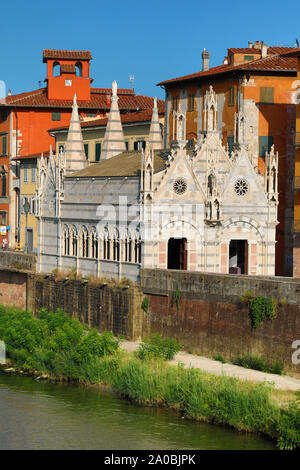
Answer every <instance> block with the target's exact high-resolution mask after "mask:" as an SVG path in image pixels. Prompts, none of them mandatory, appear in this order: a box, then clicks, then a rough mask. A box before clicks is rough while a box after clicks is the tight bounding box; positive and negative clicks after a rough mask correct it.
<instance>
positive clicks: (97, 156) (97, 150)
mask: <svg viewBox="0 0 300 470" xmlns="http://www.w3.org/2000/svg"><path fill="white" fill-rule="evenodd" d="M100 155H101V144H100V143H99V142H97V143H96V145H95V162H99V160H100Z"/></svg>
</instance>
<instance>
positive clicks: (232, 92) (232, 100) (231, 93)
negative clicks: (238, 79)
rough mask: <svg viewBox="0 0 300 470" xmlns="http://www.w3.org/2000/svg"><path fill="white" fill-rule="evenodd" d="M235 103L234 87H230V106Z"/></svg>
mask: <svg viewBox="0 0 300 470" xmlns="http://www.w3.org/2000/svg"><path fill="white" fill-rule="evenodd" d="M234 105H235V97H234V88H233V87H231V88H229V89H228V106H234Z"/></svg>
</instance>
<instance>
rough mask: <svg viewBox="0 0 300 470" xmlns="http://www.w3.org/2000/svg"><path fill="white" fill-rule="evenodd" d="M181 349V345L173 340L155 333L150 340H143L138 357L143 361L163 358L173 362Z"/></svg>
mask: <svg viewBox="0 0 300 470" xmlns="http://www.w3.org/2000/svg"><path fill="white" fill-rule="evenodd" d="M180 349H181V344H180V343H178V341H177V340H176V339H173V338H162V336H161V335H160V334H158V333H153V334H152V335H151V336H150V337H149V338H143V342H142V343H141V344H140V346H139V349H138V351H137V357H138V358H139V359H142V360H145V359H146V360H147V359H148V360H149V359H153V358H161V359H166V360H171V359H173V357H174V356H175V354H177V353H178V352H179V351H180Z"/></svg>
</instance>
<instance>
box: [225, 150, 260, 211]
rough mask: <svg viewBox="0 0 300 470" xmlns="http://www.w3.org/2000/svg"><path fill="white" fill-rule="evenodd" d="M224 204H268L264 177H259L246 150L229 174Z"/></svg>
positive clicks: (242, 152)
mask: <svg viewBox="0 0 300 470" xmlns="http://www.w3.org/2000/svg"><path fill="white" fill-rule="evenodd" d="M222 202H223V204H228V203H230V204H231V203H232V204H238V205H249V204H255V205H261V204H267V196H266V194H265V191H264V180H263V177H262V176H260V175H258V174H257V173H256V172H255V170H254V168H253V166H252V164H251V162H250V160H249V157H248V154H247V152H246V150H244V149H243V150H241V151H240V153H239V156H238V157H237V159H236V160H235V163H234V165H233V167H232V170H231V172H230V173H229V175H228V177H227V179H226V182H225V185H224V191H223V193H222Z"/></svg>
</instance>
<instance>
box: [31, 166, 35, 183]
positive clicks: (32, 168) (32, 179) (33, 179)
mask: <svg viewBox="0 0 300 470" xmlns="http://www.w3.org/2000/svg"><path fill="white" fill-rule="evenodd" d="M35 182H36V164H35V163H33V164H32V165H31V183H35Z"/></svg>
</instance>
